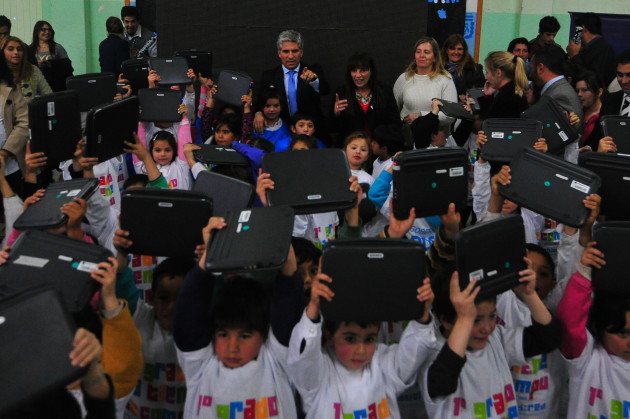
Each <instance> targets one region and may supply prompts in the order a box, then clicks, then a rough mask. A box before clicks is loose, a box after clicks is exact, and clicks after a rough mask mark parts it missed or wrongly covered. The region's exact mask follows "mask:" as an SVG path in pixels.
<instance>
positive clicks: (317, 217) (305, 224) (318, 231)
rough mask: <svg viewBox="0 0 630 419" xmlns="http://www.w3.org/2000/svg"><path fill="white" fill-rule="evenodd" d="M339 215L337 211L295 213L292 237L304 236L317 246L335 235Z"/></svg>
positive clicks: (320, 245) (319, 246)
mask: <svg viewBox="0 0 630 419" xmlns="http://www.w3.org/2000/svg"><path fill="white" fill-rule="evenodd" d="M338 226H339V217H338V216H337V212H335V211H332V212H322V213H319V214H304V215H296V216H295V220H294V221H293V237H304V238H305V239H306V240H309V241H311V242H312V243H313V244H314V245H315V246H317V247H318V248H320V249H321V248H322V246H324V245H325V244H326V243H327V242H328V241H329V240H334V239H335V237H336V232H337V227H338Z"/></svg>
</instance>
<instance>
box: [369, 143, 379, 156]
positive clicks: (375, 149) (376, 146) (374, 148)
mask: <svg viewBox="0 0 630 419" xmlns="http://www.w3.org/2000/svg"><path fill="white" fill-rule="evenodd" d="M371 145H372V154H374V155H375V156H381V146H380V145H379V143H377V142H376V141H372V143H371Z"/></svg>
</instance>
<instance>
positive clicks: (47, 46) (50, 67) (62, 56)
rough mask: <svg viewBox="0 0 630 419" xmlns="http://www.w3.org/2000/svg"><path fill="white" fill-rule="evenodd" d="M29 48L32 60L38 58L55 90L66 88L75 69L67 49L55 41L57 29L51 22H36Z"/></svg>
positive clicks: (40, 66)
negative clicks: (67, 79) (67, 81)
mask: <svg viewBox="0 0 630 419" xmlns="http://www.w3.org/2000/svg"><path fill="white" fill-rule="evenodd" d="M29 50H30V51H29V54H30V55H31V60H30V61H31V62H32V61H33V59H34V60H36V62H37V65H38V66H39V68H40V69H41V70H42V73H43V74H44V77H46V81H47V82H48V84H49V85H50V87H51V88H52V89H53V91H55V92H58V91H61V90H65V88H66V78H68V77H70V76H72V72H73V71H74V69H73V68H72V63H71V61H70V58H69V57H68V53H67V52H66V49H65V48H64V47H63V46H61V44H59V43H57V42H55V30H54V29H53V27H52V25H51V24H50V23H48V22H46V21H45V20H39V21H37V22H35V26H34V27H33V41H32V42H31V45H30V48H29Z"/></svg>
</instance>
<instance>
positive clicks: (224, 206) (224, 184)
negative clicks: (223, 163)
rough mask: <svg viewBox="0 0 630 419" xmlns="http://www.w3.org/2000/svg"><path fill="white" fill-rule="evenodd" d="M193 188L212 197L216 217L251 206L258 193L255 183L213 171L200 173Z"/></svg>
mask: <svg viewBox="0 0 630 419" xmlns="http://www.w3.org/2000/svg"><path fill="white" fill-rule="evenodd" d="M192 190H193V191H195V192H199V193H202V194H205V195H207V196H208V197H209V198H210V199H212V203H213V205H214V208H213V213H214V216H215V217H225V216H226V215H227V213H228V212H229V211H242V210H244V209H246V208H248V207H250V206H251V204H252V202H253V200H254V195H255V193H256V190H255V189H254V186H253V185H251V184H249V183H247V182H243V181H242V180H239V179H234V178H232V177H229V176H225V175H222V174H219V173H215V172H212V171H205V172H201V173H199V175H198V176H197V179H196V180H195V184H194V185H193V188H192Z"/></svg>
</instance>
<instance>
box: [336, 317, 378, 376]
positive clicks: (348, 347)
mask: <svg viewBox="0 0 630 419" xmlns="http://www.w3.org/2000/svg"><path fill="white" fill-rule="evenodd" d="M377 337H378V325H375V324H368V325H367V327H366V328H365V329H364V328H362V327H361V326H359V325H358V324H357V323H341V325H340V326H339V328H338V329H337V330H336V331H335V333H334V334H333V337H332V345H333V347H334V348H335V355H336V356H337V359H338V360H339V362H341V364H343V366H344V367H346V368H348V369H349V370H358V369H361V368H363V367H364V366H366V365H367V364H369V363H370V362H371V361H372V357H373V356H374V351H375V350H376V338H377Z"/></svg>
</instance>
